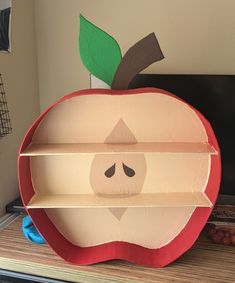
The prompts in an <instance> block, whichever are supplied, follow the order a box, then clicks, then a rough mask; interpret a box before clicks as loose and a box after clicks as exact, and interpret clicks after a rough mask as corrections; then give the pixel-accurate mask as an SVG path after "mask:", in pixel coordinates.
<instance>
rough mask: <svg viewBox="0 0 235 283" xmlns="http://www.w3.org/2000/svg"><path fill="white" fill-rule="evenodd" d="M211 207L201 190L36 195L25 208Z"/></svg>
mask: <svg viewBox="0 0 235 283" xmlns="http://www.w3.org/2000/svg"><path fill="white" fill-rule="evenodd" d="M185 206H190V207H192V206H195V207H211V206H212V204H211V202H210V200H209V199H208V198H207V196H206V195H205V194H204V193H202V192H189V193H188V192H182V193H173V192H172V193H170V192H169V193H155V194H139V195H134V196H130V197H125V198H118V197H112V198H111V197H102V196H98V195H95V194H94V195H93V194H77V195H65V194H64V195H38V194H35V195H34V196H33V197H32V199H31V200H30V202H29V204H28V205H27V208H88V207H89V208H98V207H100V208H102V207H185Z"/></svg>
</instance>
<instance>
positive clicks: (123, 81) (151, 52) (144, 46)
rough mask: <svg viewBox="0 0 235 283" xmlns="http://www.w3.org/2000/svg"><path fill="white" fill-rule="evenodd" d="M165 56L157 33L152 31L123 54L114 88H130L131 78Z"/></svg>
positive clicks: (113, 82)
mask: <svg viewBox="0 0 235 283" xmlns="http://www.w3.org/2000/svg"><path fill="white" fill-rule="evenodd" d="M163 58H164V56H163V54H162V51H161V48H160V45H159V43H158V41H157V38H156V35H155V34H154V33H150V34H149V35H148V36H146V37H144V38H143V39H141V40H140V41H138V42H137V43H136V44H134V45H133V46H132V47H131V48H130V49H129V50H128V51H127V52H126V54H125V55H124V56H123V58H122V61H121V63H120V64H119V66H118V68H117V71H116V73H115V76H114V78H113V81H112V87H111V88H112V89H128V86H129V83H130V82H131V80H132V79H133V78H134V77H135V76H136V75H137V74H138V73H139V72H141V71H143V70H144V69H146V68H147V67H148V66H149V65H151V64H152V63H154V62H157V61H160V60H162V59H163Z"/></svg>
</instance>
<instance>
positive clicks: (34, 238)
mask: <svg viewBox="0 0 235 283" xmlns="http://www.w3.org/2000/svg"><path fill="white" fill-rule="evenodd" d="M22 230H23V233H24V235H25V237H26V238H27V239H28V240H29V241H30V242H33V243H36V244H45V243H46V242H45V240H44V239H43V237H42V236H41V234H40V233H39V232H38V230H37V229H36V227H35V226H34V225H33V222H32V220H31V218H30V217H29V216H28V215H27V216H25V217H24V218H23V221H22Z"/></svg>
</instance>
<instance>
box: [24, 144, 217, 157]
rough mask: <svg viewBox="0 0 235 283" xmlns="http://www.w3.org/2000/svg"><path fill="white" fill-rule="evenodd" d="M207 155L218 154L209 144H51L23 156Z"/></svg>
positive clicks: (32, 146) (34, 147)
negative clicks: (107, 154)
mask: <svg viewBox="0 0 235 283" xmlns="http://www.w3.org/2000/svg"><path fill="white" fill-rule="evenodd" d="M147 152H151V153H161V152H162V153H207V154H217V151H216V150H215V149H214V147H212V146H211V145H209V144H208V143H186V142H154V143H153V142H151V143H136V144H104V143H76V144H75V143H51V144H33V143H32V144H30V145H29V146H28V148H27V149H26V150H25V151H24V152H23V153H21V156H39V155H74V154H89V153H90V154H94V153H110V154H112V153H147Z"/></svg>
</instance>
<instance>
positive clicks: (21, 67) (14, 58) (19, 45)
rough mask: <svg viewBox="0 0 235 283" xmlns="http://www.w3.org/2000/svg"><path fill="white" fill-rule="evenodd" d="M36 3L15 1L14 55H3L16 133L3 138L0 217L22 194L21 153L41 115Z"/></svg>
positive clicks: (0, 64)
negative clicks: (23, 142)
mask: <svg viewBox="0 0 235 283" xmlns="http://www.w3.org/2000/svg"><path fill="white" fill-rule="evenodd" d="M33 12H34V8H33V1H32V0H13V10H12V22H11V40H12V53H11V54H4V53H1V52H0V72H1V73H2V75H3V80H4V83H5V90H6V96H7V101H8V107H9V110H10V116H11V122H12V127H13V132H12V134H11V135H9V136H6V137H4V138H2V139H0V216H1V215H2V214H3V213H4V210H5V205H6V203H8V202H9V201H12V200H13V199H14V198H16V197H17V196H18V195H19V190H18V182H17V151H18V147H19V144H20V142H21V140H22V138H23V135H24V133H25V131H26V129H27V128H28V127H29V125H30V124H31V123H32V121H33V120H34V118H35V117H36V115H37V114H38V113H39V97H38V82H37V64H36V62H37V61H36V46H35V32H34V14H33Z"/></svg>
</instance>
